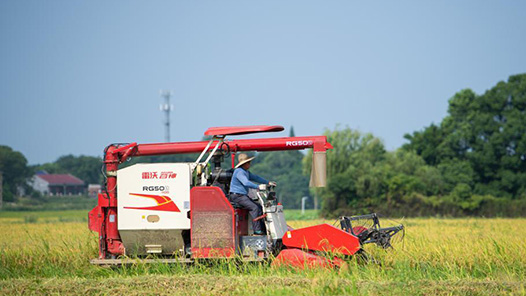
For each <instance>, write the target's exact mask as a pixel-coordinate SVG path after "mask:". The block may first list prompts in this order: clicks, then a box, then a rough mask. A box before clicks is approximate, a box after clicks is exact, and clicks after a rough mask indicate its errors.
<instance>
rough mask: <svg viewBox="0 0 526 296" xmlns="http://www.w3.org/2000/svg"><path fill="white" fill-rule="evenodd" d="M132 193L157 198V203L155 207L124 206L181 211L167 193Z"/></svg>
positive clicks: (139, 208) (138, 208)
mask: <svg viewBox="0 0 526 296" xmlns="http://www.w3.org/2000/svg"><path fill="white" fill-rule="evenodd" d="M130 195H133V196H139V197H146V198H151V199H153V200H155V202H156V203H157V205H156V206H153V207H124V208H125V209H134V210H152V211H166V212H181V210H179V208H178V207H177V205H175V203H174V201H173V200H172V199H171V198H169V197H168V196H166V195H151V194H139V193H130Z"/></svg>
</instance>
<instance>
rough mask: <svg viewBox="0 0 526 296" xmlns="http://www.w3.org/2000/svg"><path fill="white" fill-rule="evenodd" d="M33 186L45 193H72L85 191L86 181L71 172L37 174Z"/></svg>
mask: <svg viewBox="0 0 526 296" xmlns="http://www.w3.org/2000/svg"><path fill="white" fill-rule="evenodd" d="M31 186H32V187H33V188H34V189H35V190H36V191H39V192H40V193H42V194H44V195H72V194H82V193H84V191H85V189H86V186H85V184H84V181H82V180H81V179H79V178H77V177H75V176H73V175H71V174H37V175H35V176H33V182H32V184H31Z"/></svg>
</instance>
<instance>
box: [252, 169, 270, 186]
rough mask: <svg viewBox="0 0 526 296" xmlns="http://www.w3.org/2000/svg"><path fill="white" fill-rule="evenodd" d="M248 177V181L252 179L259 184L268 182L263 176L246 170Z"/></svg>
mask: <svg viewBox="0 0 526 296" xmlns="http://www.w3.org/2000/svg"><path fill="white" fill-rule="evenodd" d="M248 179H249V180H250V181H254V182H258V183H260V184H268V183H269V182H268V181H267V180H266V179H265V178H262V177H260V176H258V175H256V174H252V173H251V172H248Z"/></svg>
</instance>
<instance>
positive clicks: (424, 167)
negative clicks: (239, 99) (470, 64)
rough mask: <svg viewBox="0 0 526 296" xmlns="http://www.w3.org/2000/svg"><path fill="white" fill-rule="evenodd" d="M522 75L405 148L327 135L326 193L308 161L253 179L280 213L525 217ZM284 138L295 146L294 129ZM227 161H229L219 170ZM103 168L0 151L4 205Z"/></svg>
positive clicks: (463, 95)
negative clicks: (65, 177)
mask: <svg viewBox="0 0 526 296" xmlns="http://www.w3.org/2000/svg"><path fill="white" fill-rule="evenodd" d="M525 112H526V74H521V75H514V76H511V77H509V79H508V81H506V82H499V83H497V85H495V86H494V87H493V88H491V89H489V90H488V91H486V92H485V93H484V94H481V95H477V94H476V93H474V92H473V91H472V90H470V89H465V90H461V91H460V92H458V93H456V94H455V95H454V96H453V97H452V98H451V99H450V100H449V107H448V114H447V116H446V117H445V118H444V119H443V120H442V121H441V122H440V123H438V124H431V125H429V126H427V127H425V128H424V129H422V130H420V131H415V132H413V133H410V134H406V135H405V136H404V138H405V139H406V140H407V143H406V144H404V145H403V146H402V147H400V148H398V149H397V150H395V151H387V150H386V149H385V146H384V144H383V142H382V141H381V140H380V139H379V138H377V137H375V136H374V135H372V134H370V133H365V134H364V133H361V132H359V131H357V130H353V129H350V128H348V127H344V128H341V127H336V128H335V129H333V130H326V131H325V133H324V134H325V135H326V136H327V137H328V140H329V142H330V143H331V144H332V145H333V146H334V149H333V150H330V151H328V153H327V176H328V177H327V187H325V188H321V189H315V190H314V189H309V188H308V183H309V182H308V181H309V172H310V165H311V160H312V153H311V152H308V153H307V154H306V155H305V154H304V153H302V152H300V151H279V152H263V153H258V155H257V157H256V159H255V160H254V161H253V166H252V168H251V170H252V171H253V172H255V173H257V174H259V175H261V176H263V177H265V178H267V179H270V180H275V181H277V182H278V187H277V190H278V196H281V201H282V203H283V204H284V206H285V207H287V208H299V207H300V206H301V199H302V197H304V196H308V197H309V199H308V207H310V208H311V207H312V203H313V200H314V198H313V197H314V196H317V197H319V199H320V201H321V210H322V211H321V213H322V215H323V216H325V217H332V216H337V215H356V214H363V213H368V212H380V213H383V214H386V215H391V216H429V215H437V214H438V215H446V216H463V215H479V216H523V215H524V213H526V113H525ZM290 136H294V131H293V129H292V128H291V131H290ZM196 157H197V155H166V156H150V157H137V158H134V159H133V160H132V161H131V162H128V163H126V164H125V165H131V164H134V163H138V162H147V163H152V162H192V161H195V159H196ZM227 162H228V163H229V162H230V159H226V161H225V163H227ZM101 164H102V162H101V158H99V157H92V156H73V155H66V156H62V157H60V158H59V159H57V161H55V162H53V163H46V164H42V165H35V166H28V165H27V160H26V159H25V157H24V156H23V155H22V153H20V152H17V151H13V150H12V149H11V148H9V147H7V146H0V171H3V172H4V182H3V184H4V186H3V190H4V200H12V199H13V198H14V195H15V193H16V188H17V187H19V186H25V185H24V184H26V182H27V179H28V178H29V177H31V176H32V174H33V173H34V172H35V171H37V170H46V171H47V172H49V173H70V174H73V175H75V176H77V177H79V178H81V179H82V180H84V181H85V182H86V183H101V182H102V174H101V173H100V168H101Z"/></svg>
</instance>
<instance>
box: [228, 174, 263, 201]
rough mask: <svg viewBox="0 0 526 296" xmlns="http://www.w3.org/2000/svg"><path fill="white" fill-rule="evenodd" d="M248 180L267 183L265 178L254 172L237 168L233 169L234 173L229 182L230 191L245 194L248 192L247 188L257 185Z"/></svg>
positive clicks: (256, 186) (255, 187)
mask: <svg viewBox="0 0 526 296" xmlns="http://www.w3.org/2000/svg"><path fill="white" fill-rule="evenodd" d="M250 181H255V182H258V183H261V184H267V183H268V181H267V180H265V179H263V178H261V177H260V176H258V175H256V174H252V173H251V172H249V171H246V170H245V169H243V168H237V169H235V170H234V174H233V175H232V181H231V182H230V192H232V193H237V194H243V195H246V194H248V189H249V188H254V189H257V188H258V185H256V184H254V183H252V182H250Z"/></svg>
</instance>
